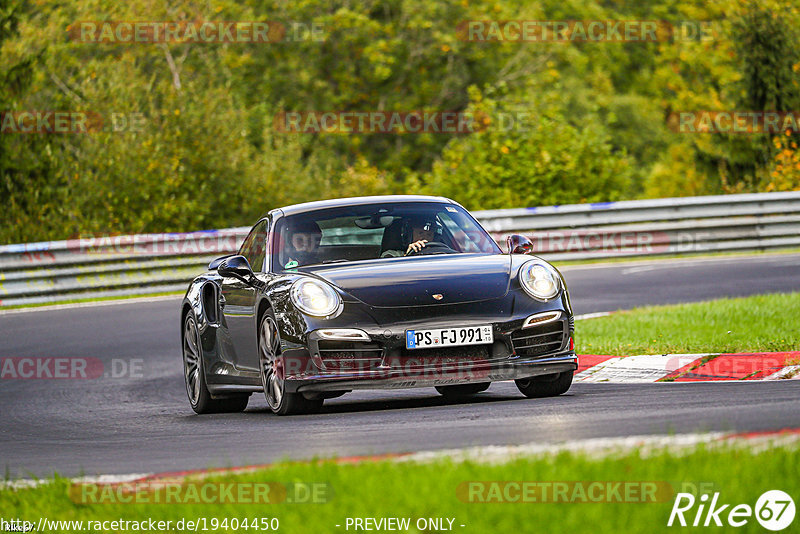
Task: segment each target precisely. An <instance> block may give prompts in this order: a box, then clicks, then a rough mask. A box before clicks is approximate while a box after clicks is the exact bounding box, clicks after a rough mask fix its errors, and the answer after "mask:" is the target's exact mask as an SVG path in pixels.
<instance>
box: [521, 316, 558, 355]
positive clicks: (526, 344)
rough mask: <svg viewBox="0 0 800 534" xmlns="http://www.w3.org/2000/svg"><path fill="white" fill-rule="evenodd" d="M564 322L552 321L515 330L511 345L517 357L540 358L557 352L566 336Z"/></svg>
mask: <svg viewBox="0 0 800 534" xmlns="http://www.w3.org/2000/svg"><path fill="white" fill-rule="evenodd" d="M566 330H567V328H565V321H552V322H549V323H545V324H542V325H538V326H530V327H528V328H525V329H522V330H515V331H514V332H512V334H511V343H512V344H513V345H514V352H516V353H517V355H518V356H542V355H545V354H549V353H551V352H557V351H558V350H559V349H560V348H561V347H562V346H563V345H564V339H565V336H566Z"/></svg>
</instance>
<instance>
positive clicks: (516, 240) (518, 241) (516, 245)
mask: <svg viewBox="0 0 800 534" xmlns="http://www.w3.org/2000/svg"><path fill="white" fill-rule="evenodd" d="M506 244H507V245H508V253H509V254H530V253H531V252H533V243H531V240H530V239H528V238H527V237H525V236H524V235H518V234H514V235H510V236H508V237H507V238H506Z"/></svg>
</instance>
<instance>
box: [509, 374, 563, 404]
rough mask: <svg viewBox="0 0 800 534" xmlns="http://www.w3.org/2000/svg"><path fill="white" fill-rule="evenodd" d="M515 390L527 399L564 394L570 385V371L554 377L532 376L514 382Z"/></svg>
mask: <svg viewBox="0 0 800 534" xmlns="http://www.w3.org/2000/svg"><path fill="white" fill-rule="evenodd" d="M514 382H516V384H517V388H518V389H519V390H520V391H521V392H522V394H523V395H525V396H526V397H528V398H529V399H533V398H540V397H556V396H558V395H561V394H563V393H566V392H567V390H568V389H569V387H570V386H571V385H572V371H565V372H563V373H558V374H555V375H542V376H534V377H531V378H522V379H519V380H514Z"/></svg>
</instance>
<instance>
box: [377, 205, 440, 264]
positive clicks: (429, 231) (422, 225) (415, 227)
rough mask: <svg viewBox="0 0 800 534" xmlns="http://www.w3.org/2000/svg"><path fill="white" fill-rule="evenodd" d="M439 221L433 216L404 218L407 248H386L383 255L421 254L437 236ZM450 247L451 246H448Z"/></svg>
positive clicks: (403, 227) (403, 230) (403, 238)
mask: <svg viewBox="0 0 800 534" xmlns="http://www.w3.org/2000/svg"><path fill="white" fill-rule="evenodd" d="M436 227H437V223H436V220H435V219H434V218H433V217H429V216H422V215H416V216H410V217H407V218H406V219H405V220H403V224H402V231H401V234H402V240H403V245H404V246H405V250H386V251H385V252H384V253H383V254H382V255H381V257H383V258H387V257H397V256H409V255H413V254H419V253H420V252H422V251H423V249H424V248H425V247H427V246H428V244H429V243H431V242H433V241H434V238H435V237H436ZM446 248H448V249H449V247H446Z"/></svg>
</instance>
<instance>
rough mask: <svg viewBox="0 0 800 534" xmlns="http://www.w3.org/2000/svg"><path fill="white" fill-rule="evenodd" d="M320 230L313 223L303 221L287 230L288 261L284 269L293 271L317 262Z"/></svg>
mask: <svg viewBox="0 0 800 534" xmlns="http://www.w3.org/2000/svg"><path fill="white" fill-rule="evenodd" d="M321 239H322V230H320V227H319V225H318V224H317V223H315V222H314V221H304V222H302V223H300V224H298V225H296V226H294V227H291V228H289V229H288V232H287V245H288V246H287V250H286V252H287V253H288V261H287V262H286V263H285V265H284V266H283V267H284V269H294V268H296V267H300V266H303V265H309V264H312V263H318V262H319V242H320V240H321Z"/></svg>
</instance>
